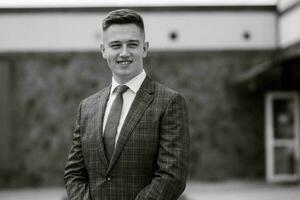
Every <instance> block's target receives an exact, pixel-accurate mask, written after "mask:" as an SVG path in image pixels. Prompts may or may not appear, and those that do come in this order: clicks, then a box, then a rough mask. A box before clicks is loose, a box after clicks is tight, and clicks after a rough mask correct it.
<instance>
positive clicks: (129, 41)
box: [128, 40, 140, 42]
mask: <svg viewBox="0 0 300 200" xmlns="http://www.w3.org/2000/svg"><path fill="white" fill-rule="evenodd" d="M128 42H140V41H139V40H129V41H128Z"/></svg>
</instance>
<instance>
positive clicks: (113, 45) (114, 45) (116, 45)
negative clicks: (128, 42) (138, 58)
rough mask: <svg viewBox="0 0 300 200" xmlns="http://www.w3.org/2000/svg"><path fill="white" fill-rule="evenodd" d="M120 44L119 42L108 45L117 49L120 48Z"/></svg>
mask: <svg viewBox="0 0 300 200" xmlns="http://www.w3.org/2000/svg"><path fill="white" fill-rule="evenodd" d="M120 46H121V45H119V44H112V45H110V47H111V48H113V49H118V48H120Z"/></svg>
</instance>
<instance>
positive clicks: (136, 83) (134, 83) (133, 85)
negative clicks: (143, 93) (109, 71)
mask: <svg viewBox="0 0 300 200" xmlns="http://www.w3.org/2000/svg"><path fill="white" fill-rule="evenodd" d="M145 78H146V72H145V70H144V69H143V71H142V72H141V73H140V74H138V75H137V76H135V77H133V78H132V79H131V80H129V81H128V82H126V83H125V84H124V85H127V86H128V87H129V89H130V90H131V91H133V92H134V93H137V91H138V90H139V89H140V87H141V85H142V83H143V82H144V80H145ZM119 85H120V84H119V83H118V82H117V81H116V80H115V79H114V77H112V81H111V90H110V94H111V93H112V92H113V91H114V89H115V88H116V87H117V86H119Z"/></svg>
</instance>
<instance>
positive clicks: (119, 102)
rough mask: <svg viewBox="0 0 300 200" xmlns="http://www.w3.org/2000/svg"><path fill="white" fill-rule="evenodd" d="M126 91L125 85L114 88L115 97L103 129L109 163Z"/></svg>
mask: <svg viewBox="0 0 300 200" xmlns="http://www.w3.org/2000/svg"><path fill="white" fill-rule="evenodd" d="M127 89H128V87H127V86H126V85H119V86H118V87H116V88H115V91H116V93H117V96H116V98H115V100H114V102H113V104H112V106H111V109H110V111H109V114H108V117H107V121H106V125H105V129H104V136H103V137H104V146H105V151H106V157H107V160H108V161H110V159H111V157H112V154H113V152H114V149H115V138H116V134H117V129H118V124H119V120H120V115H121V111H122V106H123V96H122V94H123V93H124V92H125V91H126V90H127Z"/></svg>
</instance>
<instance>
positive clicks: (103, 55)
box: [100, 43, 106, 59]
mask: <svg viewBox="0 0 300 200" xmlns="http://www.w3.org/2000/svg"><path fill="white" fill-rule="evenodd" d="M100 51H101V53H102V57H103V58H104V59H106V55H105V47H104V45H103V43H100Z"/></svg>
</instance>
